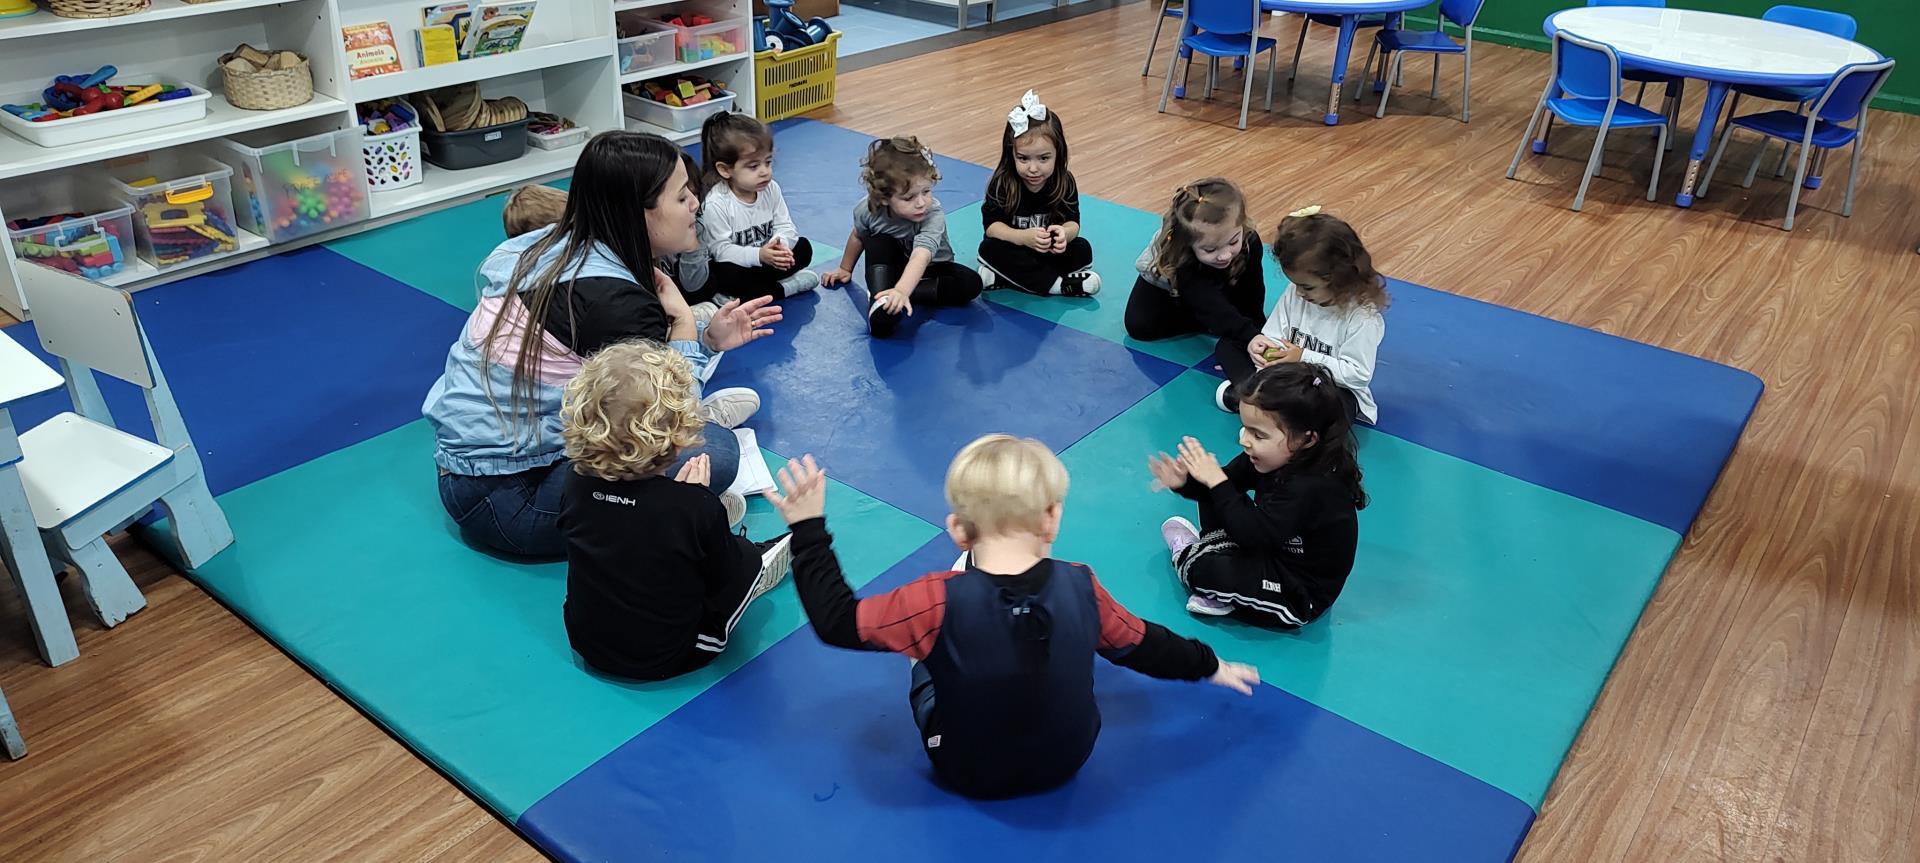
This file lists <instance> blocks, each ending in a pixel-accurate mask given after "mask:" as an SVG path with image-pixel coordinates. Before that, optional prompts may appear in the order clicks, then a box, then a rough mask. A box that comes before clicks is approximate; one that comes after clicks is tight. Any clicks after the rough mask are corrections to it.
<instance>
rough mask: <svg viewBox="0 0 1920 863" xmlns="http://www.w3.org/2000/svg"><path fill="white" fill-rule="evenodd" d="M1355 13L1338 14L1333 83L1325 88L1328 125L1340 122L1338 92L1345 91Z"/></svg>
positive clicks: (1355, 18)
mask: <svg viewBox="0 0 1920 863" xmlns="http://www.w3.org/2000/svg"><path fill="white" fill-rule="evenodd" d="M1359 20H1360V19H1359V16H1357V15H1342V16H1340V43H1339V45H1338V46H1337V47H1335V48H1334V49H1333V85H1332V86H1331V87H1329V88H1328V90H1327V116H1326V121H1327V125H1329V126H1337V125H1339V124H1340V94H1341V93H1344V92H1346V85H1347V61H1348V60H1349V59H1351V55H1352V54H1353V30H1354V24H1355V22H1357V21H1359Z"/></svg>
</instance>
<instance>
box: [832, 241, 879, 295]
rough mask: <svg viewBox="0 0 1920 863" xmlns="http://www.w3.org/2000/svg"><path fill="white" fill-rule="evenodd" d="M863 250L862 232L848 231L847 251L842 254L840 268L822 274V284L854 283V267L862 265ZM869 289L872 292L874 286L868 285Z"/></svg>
mask: <svg viewBox="0 0 1920 863" xmlns="http://www.w3.org/2000/svg"><path fill="white" fill-rule="evenodd" d="M862 248H864V247H863V246H861V245H860V232H859V231H848V232H847V250H846V251H845V252H842V253H840V266H838V267H834V268H833V269H831V270H828V271H826V272H824V273H821V274H820V284H823V285H844V284H846V283H848V282H851V281H853V266H854V265H855V264H858V263H860V251H861V249H862ZM867 289H868V290H872V289H873V286H872V285H868V286H867Z"/></svg>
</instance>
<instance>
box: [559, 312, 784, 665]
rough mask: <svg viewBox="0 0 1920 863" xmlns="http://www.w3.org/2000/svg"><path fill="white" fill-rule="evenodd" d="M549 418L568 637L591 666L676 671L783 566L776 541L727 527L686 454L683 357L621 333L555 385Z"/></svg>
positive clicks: (694, 422) (687, 378)
mask: <svg viewBox="0 0 1920 863" xmlns="http://www.w3.org/2000/svg"><path fill="white" fill-rule="evenodd" d="M560 416H561V420H562V422H564V423H565V427H564V429H563V431H562V436H563V437H564V439H565V441H566V447H567V458H569V459H571V462H570V468H569V469H570V473H568V475H567V476H566V481H565V486H564V489H563V491H562V493H561V499H560V532H561V535H562V536H563V537H564V538H565V540H566V546H567V602H566V610H565V614H566V625H567V640H568V641H569V642H571V643H572V644H573V649H574V652H576V653H578V654H580V657H581V658H582V659H584V660H586V662H587V664H588V665H590V666H592V667H594V668H595V669H598V670H599V671H601V672H604V673H607V674H612V675H615V676H619V677H629V678H634V679H636V680H664V679H666V678H669V677H674V676H676V675H680V674H685V673H687V672H689V671H692V670H694V669H696V668H699V667H701V666H703V665H706V664H707V663H708V662H711V661H713V658H714V657H715V656H718V655H720V652H721V651H722V650H725V649H726V647H727V639H728V637H729V636H730V635H731V634H732V633H733V627H734V626H735V625H736V624H738V623H739V622H740V616H741V614H742V613H743V612H745V611H746V609H747V605H748V604H749V603H751V602H753V601H754V600H755V599H757V598H759V597H760V596H761V595H762V594H764V593H766V592H767V591H769V590H771V589H773V587H774V585H777V584H779V583H780V580H781V579H782V578H784V577H785V576H786V573H787V563H788V556H787V548H788V538H787V537H785V536H782V537H780V538H779V539H775V540H772V541H770V542H762V543H755V542H751V541H749V540H747V539H746V538H745V537H741V536H735V535H734V534H732V533H731V532H729V531H728V529H727V521H728V519H727V512H726V508H725V507H724V506H723V505H722V504H721V503H720V499H719V498H718V497H715V496H714V495H713V494H712V493H711V492H709V491H707V490H706V489H705V488H704V487H703V486H704V484H705V483H706V481H707V479H708V477H707V474H708V472H709V470H710V465H709V464H708V462H707V457H706V456H704V455H702V456H696V457H694V458H693V459H692V460H690V461H688V462H687V463H686V464H685V465H684V466H682V467H681V468H680V470H679V471H678V472H677V473H676V474H675V475H674V476H668V475H667V469H668V467H669V466H670V465H672V464H673V463H674V462H675V461H676V460H677V457H678V455H679V453H680V451H681V450H683V449H686V448H689V447H693V446H698V445H699V444H700V434H701V426H702V425H703V423H702V420H701V419H700V401H699V399H698V398H696V397H695V396H694V394H693V370H692V367H691V366H689V365H688V363H687V361H686V359H685V358H683V357H681V356H680V355H679V354H678V353H676V352H674V351H672V350H670V349H668V348H666V347H663V346H661V345H659V344H656V343H653V342H647V341H629V342H621V343H619V344H615V345H611V346H609V347H607V348H605V349H603V350H601V351H600V352H599V353H596V354H594V355H593V356H592V357H590V358H589V359H588V360H587V361H586V363H585V364H584V365H582V366H581V368H580V372H579V374H577V375H575V376H574V377H573V380H572V381H569V382H568V383H567V390H566V395H565V400H564V401H563V402H562V405H561V409H560Z"/></svg>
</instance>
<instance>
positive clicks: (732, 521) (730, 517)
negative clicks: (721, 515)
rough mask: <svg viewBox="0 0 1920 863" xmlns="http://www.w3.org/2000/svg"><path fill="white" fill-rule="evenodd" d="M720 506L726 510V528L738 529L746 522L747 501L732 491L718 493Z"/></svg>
mask: <svg viewBox="0 0 1920 863" xmlns="http://www.w3.org/2000/svg"><path fill="white" fill-rule="evenodd" d="M720 505H721V506H724V507H726V508H727V527H739V526H740V523H741V522H743V521H746V520H747V499H746V498H744V497H741V496H740V493H739V492H737V491H734V490H733V489H727V490H726V491H723V492H721V493H720Z"/></svg>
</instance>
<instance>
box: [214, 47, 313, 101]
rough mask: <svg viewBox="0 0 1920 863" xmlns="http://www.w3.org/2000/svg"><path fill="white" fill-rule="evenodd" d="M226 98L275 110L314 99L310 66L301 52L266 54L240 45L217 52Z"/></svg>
mask: <svg viewBox="0 0 1920 863" xmlns="http://www.w3.org/2000/svg"><path fill="white" fill-rule="evenodd" d="M220 75H221V77H223V78H225V79H226V97H227V101H228V102H229V103H231V104H232V105H233V106H234V107H235V108H245V109H247V110H249V111H276V110H279V109H281V108H292V107H294V106H297V105H305V104H307V103H308V102H309V101H312V99H313V67H312V65H311V64H309V63H308V62H307V57H306V55H304V54H299V53H296V52H293V51H276V52H274V53H271V54H269V53H267V52H265V51H261V50H259V49H258V48H255V47H253V46H252V45H242V46H240V47H238V48H235V49H233V51H232V52H230V53H227V54H222V55H220Z"/></svg>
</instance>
